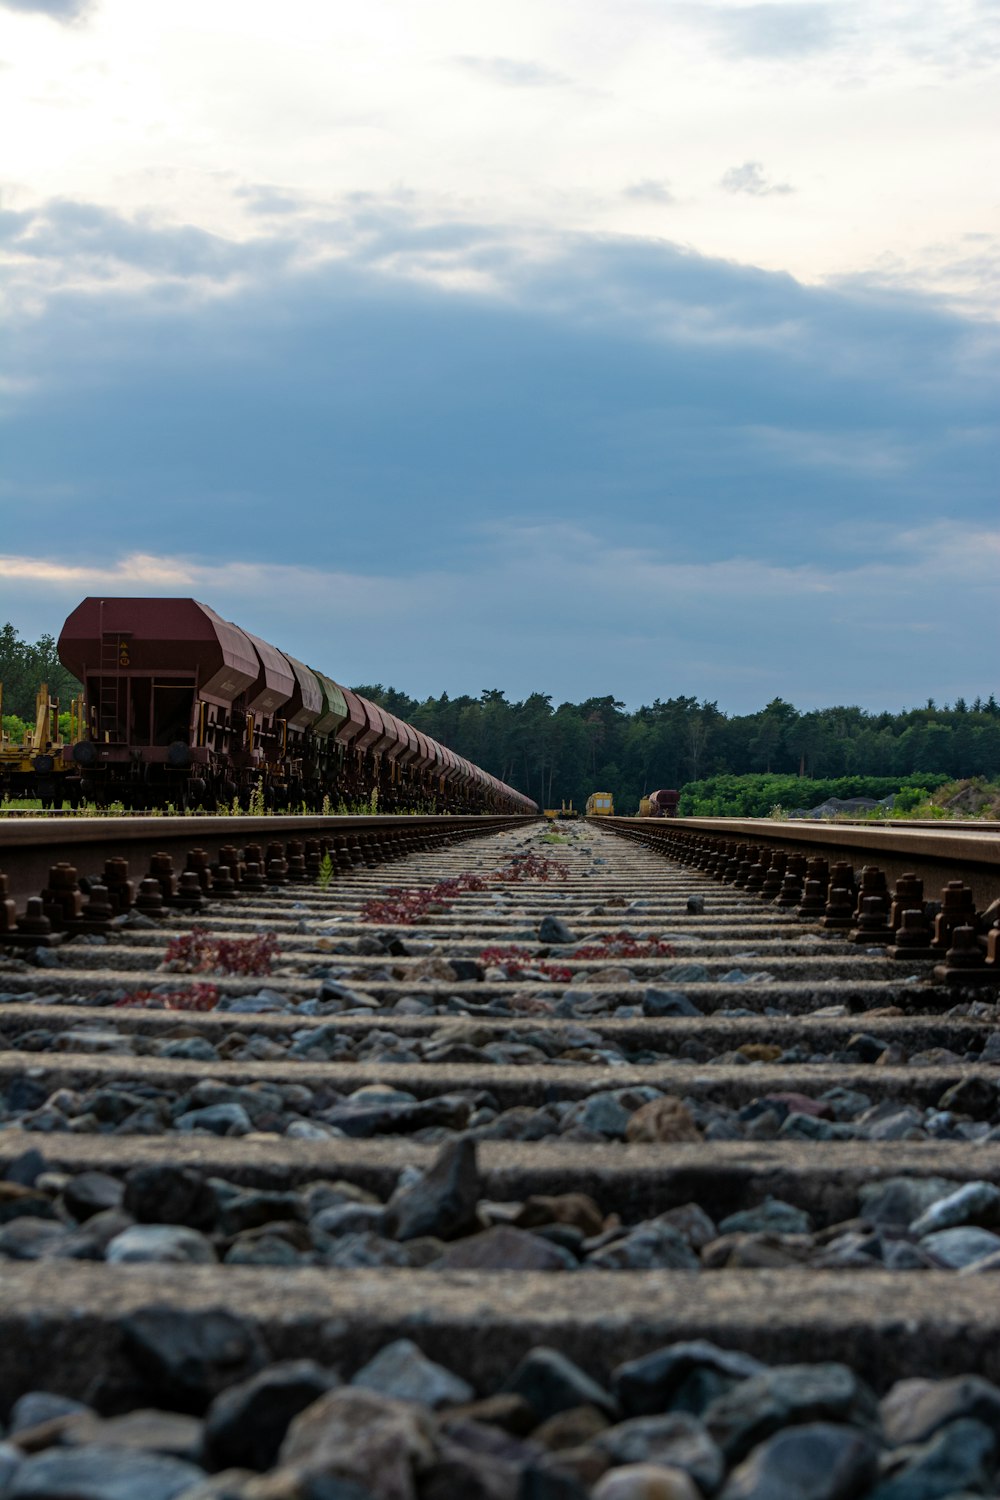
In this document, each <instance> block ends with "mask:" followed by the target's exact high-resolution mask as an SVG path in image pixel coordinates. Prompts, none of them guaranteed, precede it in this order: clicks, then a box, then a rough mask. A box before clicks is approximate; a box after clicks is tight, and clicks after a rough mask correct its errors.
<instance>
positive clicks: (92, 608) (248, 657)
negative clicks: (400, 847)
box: [59, 598, 538, 813]
mask: <svg viewBox="0 0 1000 1500" xmlns="http://www.w3.org/2000/svg"><path fill="white" fill-rule="evenodd" d="M59 658H60V660H61V661H62V663H63V665H64V666H65V667H67V669H68V670H69V671H70V672H72V673H73V674H74V675H75V676H76V677H78V678H79V679H80V681H81V682H82V683H83V687H84V697H85V700H86V708H85V713H84V717H83V724H82V727H81V730H80V733H79V734H78V736H77V738H76V739H75V741H74V743H73V744H71V745H67V746H66V747H65V748H64V749H63V751H62V759H63V761H64V762H66V763H67V764H68V765H69V766H70V767H71V768H72V771H73V772H74V774H77V775H78V776H79V785H80V792H81V794H82V795H83V796H84V797H86V798H88V799H92V800H94V801H97V802H100V803H103V804H105V805H106V804H107V803H108V802H112V801H120V802H123V803H124V804H125V805H126V806H135V807H151V806H157V805H163V804H166V803H173V804H174V805H175V806H178V807H188V806H204V807H211V806H213V805H216V804H224V805H228V804H230V803H232V802H233V801H234V800H238V801H239V802H240V804H241V805H244V806H245V805H247V803H248V802H249V798H250V794H251V793H258V792H259V793H262V794H263V796H264V800H265V804H266V805H267V806H269V807H290V808H294V809H298V808H301V807H306V808H308V809H310V810H312V811H319V810H320V808H321V807H322V805H323V802H324V799H327V798H329V799H330V801H331V802H332V803H333V804H334V805H336V803H337V802H338V801H339V800H341V799H344V800H346V801H351V800H357V799H364V800H366V801H370V800H372V799H373V797H374V798H375V802H376V805H377V806H378V809H379V811H381V812H393V811H395V810H397V809H406V808H411V807H414V806H421V805H423V806H427V805H432V806H434V807H436V808H437V809H438V810H439V811H444V812H494V811H495V812H518V813H534V812H537V811H538V808H537V805H536V804H535V803H534V802H532V801H531V799H530V798H529V797H525V796H523V795H522V793H520V792H518V791H515V790H514V788H513V787H509V786H507V785H505V783H503V782H501V781H498V780H497V778H496V777H495V776H491V775H490V774H489V773H488V772H486V771H483V770H482V769H481V768H480V767H479V766H473V765H471V764H470V763H469V762H468V761H465V760H461V759H460V758H459V757H458V756H457V755H455V754H454V752H453V751H451V750H448V749H447V748H446V747H445V746H444V745H439V744H437V743H436V742H435V741H434V740H431V739H429V738H428V737H427V736H426V735H423V734H420V733H419V732H418V731H417V730H416V729H414V728H413V727H412V726H411V725H409V724H404V723H403V722H402V720H400V719H397V718H395V717H394V715H392V714H390V713H389V712H388V711H387V710H385V709H380V708H379V707H377V705H376V704H374V703H369V702H368V700H367V699H365V698H361V697H359V696H358V695H357V694H355V693H352V692H351V691H350V690H349V689H348V688H344V687H341V686H340V685H339V684H338V683H336V682H334V681H333V679H332V678H330V677H327V676H326V675H325V674H324V673H323V672H318V671H316V670H314V669H313V668H312V667H309V666H307V665H306V664H305V663H304V662H301V661H299V660H298V659H297V658H296V657H294V656H289V655H288V654H287V653H286V652H283V651H279V650H278V649H277V647H275V646H271V645H269V644H268V642H267V641H262V640H260V639H259V637H257V636H255V635H251V634H250V633H249V632H247V631H245V630H241V629H240V628H239V626H237V625H233V624H231V623H230V622H229V621H227V620H223V619H222V618H221V617H220V616H219V615H217V614H216V613H215V611H214V610H212V609H209V608H208V606H207V605H205V604H199V603H198V601H197V600H196V599H96V598H92V599H84V601H83V603H82V604H80V605H78V606H77V608H76V609H75V610H74V611H73V613H72V614H71V615H70V616H69V618H68V619H67V621H66V623H65V625H64V626H63V629H62V633H61V635H60V637H59Z"/></svg>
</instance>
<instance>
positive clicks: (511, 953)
mask: <svg viewBox="0 0 1000 1500" xmlns="http://www.w3.org/2000/svg"><path fill="white" fill-rule="evenodd" d="M479 962H480V963H481V964H483V965H484V966H485V967H486V968H488V969H503V971H504V974H505V975H506V976H507V978H508V979H520V977H521V975H522V974H523V973H524V971H525V969H530V970H531V971H532V972H533V973H535V974H544V975H545V977H546V979H551V980H554V981H555V982H556V983H557V984H568V983H569V982H570V980H571V979H572V978H573V971H572V969H567V968H566V966H565V964H550V963H546V962H545V961H544V960H543V959H539V958H535V957H534V956H533V955H532V954H531V953H529V952H528V950H527V948H484V949H483V951H482V953H480V955H479Z"/></svg>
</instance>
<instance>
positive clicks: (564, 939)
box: [538, 916, 580, 945]
mask: <svg viewBox="0 0 1000 1500" xmlns="http://www.w3.org/2000/svg"><path fill="white" fill-rule="evenodd" d="M538 941H539V942H540V943H549V944H550V945H555V944H562V943H578V942H579V941H580V939H579V938H578V937H577V935H576V933H575V932H574V931H573V929H572V927H570V926H569V925H568V924H567V923H566V922H564V921H563V919H562V917H552V916H549V917H543V918H542V920H541V922H540V923H539V926H538Z"/></svg>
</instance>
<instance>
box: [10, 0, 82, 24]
mask: <svg viewBox="0 0 1000 1500" xmlns="http://www.w3.org/2000/svg"><path fill="white" fill-rule="evenodd" d="M95 3H96V0H0V9H2V10H19V11H29V12H33V13H37V14H38V15H43V16H51V17H52V19H53V20H54V21H79V20H81V19H82V18H83V16H85V15H86V14H87V12H88V11H89V10H92V9H93V7H94V4H95Z"/></svg>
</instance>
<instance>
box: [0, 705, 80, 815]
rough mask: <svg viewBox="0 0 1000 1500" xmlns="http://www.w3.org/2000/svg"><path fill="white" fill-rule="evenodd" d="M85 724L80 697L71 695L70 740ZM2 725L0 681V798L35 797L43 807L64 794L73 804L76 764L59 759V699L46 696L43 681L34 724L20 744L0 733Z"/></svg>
mask: <svg viewBox="0 0 1000 1500" xmlns="http://www.w3.org/2000/svg"><path fill="white" fill-rule="evenodd" d="M85 723H86V713H85V709H84V702H83V698H82V697H80V698H74V699H73V701H72V703H71V704H70V740H71V741H72V740H76V739H82V738H83V737H84V724H85ZM2 725H3V684H2V683H0V797H29V798H38V799H40V801H41V804H42V806H43V807H53V806H61V805H62V801H63V796H64V793H65V795H66V796H68V797H69V799H70V801H71V802H72V803H73V804H74V806H75V802H76V798H77V794H78V788H79V785H80V778H79V775H78V774H77V775H73V774H72V773H73V772H74V771H75V770H76V767H74V766H70V765H68V764H67V763H65V762H64V761H63V760H62V759H61V755H62V748H63V741H62V740H61V738H60V736H59V700H58V699H57V698H50V697H49V690H48V686H47V685H46V684H45V683H44V682H43V683H42V685H41V687H40V688H39V689H38V692H37V694H36V697H35V723H34V727H32V726H31V724H30V723H29V724H28V727H27V730H26V731H25V735H24V739H23V740H22V741H21V742H20V743H19V744H18V743H15V741H14V739H13V737H12V736H11V735H8V734H5V733H4V732H3V729H2ZM67 773H69V774H67Z"/></svg>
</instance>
